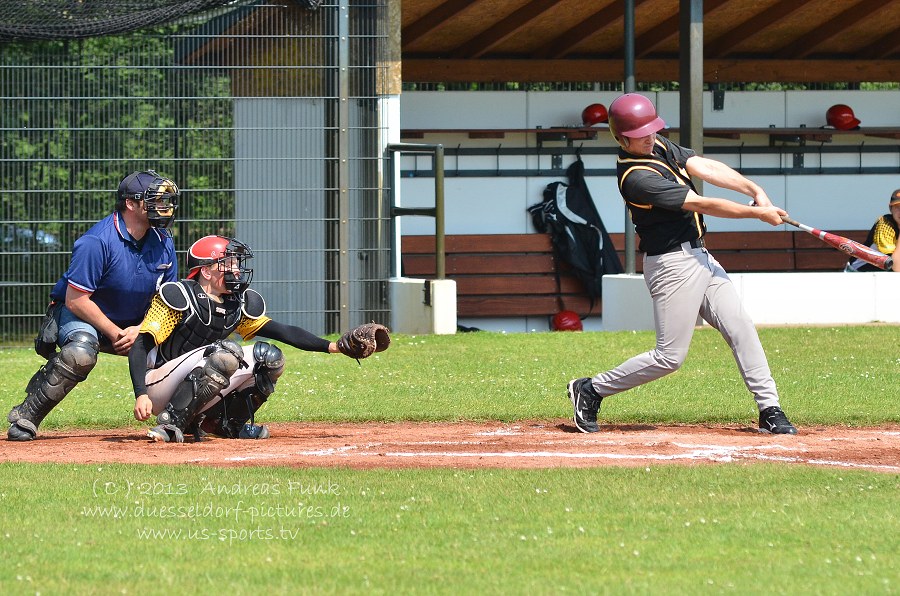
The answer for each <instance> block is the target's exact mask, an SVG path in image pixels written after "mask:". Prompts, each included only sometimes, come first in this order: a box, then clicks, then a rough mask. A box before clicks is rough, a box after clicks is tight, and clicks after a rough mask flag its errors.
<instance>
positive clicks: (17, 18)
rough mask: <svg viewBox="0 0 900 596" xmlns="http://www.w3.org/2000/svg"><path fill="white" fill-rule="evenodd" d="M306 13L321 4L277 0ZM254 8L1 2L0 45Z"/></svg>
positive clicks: (226, 3) (126, 1)
mask: <svg viewBox="0 0 900 596" xmlns="http://www.w3.org/2000/svg"><path fill="white" fill-rule="evenodd" d="M280 3H282V4H296V5H300V6H305V7H306V8H308V9H310V10H314V9H316V8H318V7H319V5H320V4H321V3H322V0H280ZM247 4H259V0H243V1H242V0H3V1H2V2H0V42H5V41H13V40H27V39H50V40H57V39H77V38H85V37H97V36H101V35H111V34H115V33H125V32H129V31H136V30H138V29H144V28H146V27H156V26H161V25H165V24H167V23H171V22H173V21H176V20H178V19H182V18H185V17H188V16H190V15H193V14H197V13H202V12H206V11H209V10H212V9H216V8H236V7H239V6H242V5H247Z"/></svg>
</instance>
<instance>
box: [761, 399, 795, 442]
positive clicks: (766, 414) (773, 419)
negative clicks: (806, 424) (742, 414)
mask: <svg viewBox="0 0 900 596" xmlns="http://www.w3.org/2000/svg"><path fill="white" fill-rule="evenodd" d="M759 432H761V433H769V434H772V435H796V434H797V429H796V428H794V425H793V424H791V421H790V420H788V419H787V416H785V415H784V412H783V411H782V410H781V408H779V407H778V406H769V407H768V408H766V409H765V410H763V411H762V412H760V413H759Z"/></svg>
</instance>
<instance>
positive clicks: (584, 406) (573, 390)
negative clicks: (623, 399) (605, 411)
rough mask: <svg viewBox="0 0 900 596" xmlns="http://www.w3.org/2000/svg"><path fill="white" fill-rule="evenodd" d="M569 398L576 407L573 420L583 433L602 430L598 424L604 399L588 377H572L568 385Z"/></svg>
mask: <svg viewBox="0 0 900 596" xmlns="http://www.w3.org/2000/svg"><path fill="white" fill-rule="evenodd" d="M568 394H569V400H571V402H572V406H573V407H574V408H575V414H574V415H573V416H572V420H573V421H574V422H575V427H576V428H577V429H578V430H580V431H581V432H583V433H595V432H598V431H599V430H600V427H599V426H597V412H599V411H600V402H601V401H603V398H601V397H600V396H599V395H597V393H596V392H595V391H594V388H593V387H592V386H591V380H590V379H589V378H587V377H584V378H581V379H572V380H571V381H569V385H568Z"/></svg>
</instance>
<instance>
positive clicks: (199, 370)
mask: <svg viewBox="0 0 900 596" xmlns="http://www.w3.org/2000/svg"><path fill="white" fill-rule="evenodd" d="M231 343H232V344H234V345H235V346H237V344H236V343H235V342H231ZM238 348H240V346H238ZM204 354H205V356H206V361H205V362H204V363H203V364H202V365H201V366H197V367H195V368H194V369H193V370H192V371H191V372H190V373H188V375H187V377H185V378H184V380H183V381H182V382H181V383H179V385H178V386H177V387H176V388H175V392H174V393H173V394H172V397H171V399H170V400H169V405H170V406H171V407H172V408H174V410H175V412H177V413H178V415H176V416H174V418H175V419H176V421H175V422H173V423H172V424H176V425H177V424H182V426H181V430H184V425H186V424H189V423H190V422H191V421H192V419H193V417H194V414H195V413H196V412H197V411H198V410H199V409H201V408H202V407H203V406H204V405H206V404H207V403H208V402H209V401H210V400H212V399H213V398H214V397H215V396H217V395H219V393H220V392H221V391H222V390H223V389H225V388H226V387H228V385H229V384H230V383H231V377H232V375H234V373H235V372H236V371H237V369H238V366H240V362H241V360H240V359H239V357H238V356H237V355H235V353H234V352H233V351H232V350H231V349H228V348H220V346H218V345H212V346H210V347H209V348H207V349H206V352H204ZM160 424H169V422H164V423H163V422H161V423H160Z"/></svg>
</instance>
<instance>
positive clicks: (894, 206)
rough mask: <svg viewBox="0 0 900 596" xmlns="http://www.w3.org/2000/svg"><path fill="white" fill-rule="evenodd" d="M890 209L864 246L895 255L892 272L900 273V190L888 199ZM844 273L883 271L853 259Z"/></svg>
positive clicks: (879, 221)
mask: <svg viewBox="0 0 900 596" xmlns="http://www.w3.org/2000/svg"><path fill="white" fill-rule="evenodd" d="M888 209H889V211H890V212H889V213H885V214H884V215H882V216H881V217H879V218H878V221H876V222H875V225H873V226H872V228H871V229H870V230H869V234H868V235H867V236H866V240H865V241H864V242H863V244H865V245H866V246H869V247H872V248H874V249H875V250H877V251H878V252H882V253H884V254H886V255H893V257H894V264H893V266H892V269H891V271H900V253H898V252H897V244H898V242H897V239H898V236H900V188H898V189H897V190H895V191H894V192H892V193H891V198H890V199H888ZM844 271H883V270H882V269H879V268H878V267H876V266H875V265H872V264H870V263H866V262H865V261H863V260H862V259H856V258H851V259H850V260H849V261H847V266H846V267H845V268H844Z"/></svg>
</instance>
